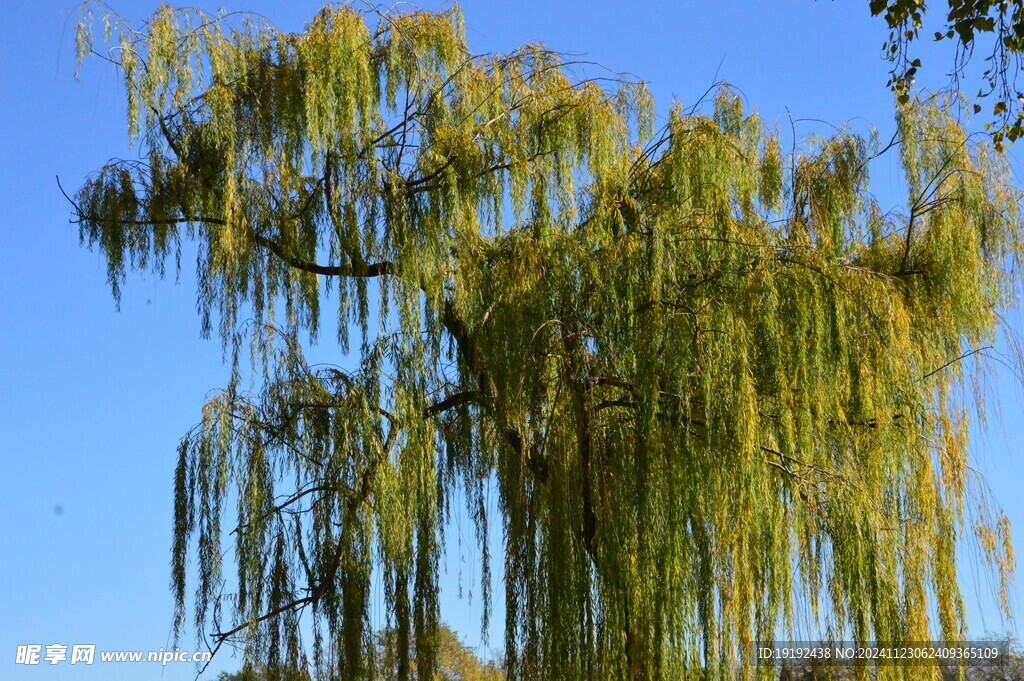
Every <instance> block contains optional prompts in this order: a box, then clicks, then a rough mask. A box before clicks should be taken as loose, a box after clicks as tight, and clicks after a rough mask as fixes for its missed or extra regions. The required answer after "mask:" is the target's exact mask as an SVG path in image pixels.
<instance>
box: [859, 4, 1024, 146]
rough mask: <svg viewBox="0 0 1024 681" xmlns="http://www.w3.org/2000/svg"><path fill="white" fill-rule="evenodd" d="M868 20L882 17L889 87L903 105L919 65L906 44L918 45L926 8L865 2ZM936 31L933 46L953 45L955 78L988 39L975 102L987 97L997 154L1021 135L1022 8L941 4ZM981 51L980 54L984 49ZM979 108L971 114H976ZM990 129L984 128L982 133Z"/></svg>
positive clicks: (1023, 126)
mask: <svg viewBox="0 0 1024 681" xmlns="http://www.w3.org/2000/svg"><path fill="white" fill-rule="evenodd" d="M870 5H871V14H872V15H876V16H877V15H879V14H881V15H884V17H885V21H886V23H887V24H888V25H889V29H890V33H889V38H888V40H887V41H886V43H885V45H884V46H883V50H884V51H885V56H886V58H887V59H889V61H891V62H892V64H893V70H892V78H891V79H890V81H889V85H890V86H891V87H892V88H893V89H894V90H895V91H896V93H897V95H898V96H899V97H900V98H901V99H902V100H903V101H907V100H909V98H910V88H911V87H912V85H913V82H914V77H915V76H916V75H917V71H918V69H919V68H920V67H921V60H920V59H919V58H917V57H915V56H913V55H912V54H911V43H913V42H914V41H916V40H919V39H920V37H921V35H920V33H921V30H922V28H923V27H924V21H925V20H926V18H927V17H926V14H927V12H928V6H927V5H926V4H925V2H924V0H871V3H870ZM946 5H947V11H946V16H945V18H944V25H943V26H942V30H940V31H935V32H934V39H935V40H936V41H944V40H952V41H953V42H954V43H955V44H956V51H955V56H954V58H953V68H952V71H951V75H952V76H953V77H954V81H955V82H956V83H959V81H960V76H961V74H962V73H963V72H964V70H965V68H966V67H967V65H968V63H969V62H970V61H971V59H972V58H973V57H974V53H975V50H976V49H977V48H978V45H979V39H981V38H982V36H986V35H990V36H991V51H990V52H988V54H987V55H986V56H985V58H984V61H985V70H984V72H983V73H982V75H981V81H982V87H981V89H979V90H978V95H977V96H978V98H979V99H981V98H985V97H990V96H991V97H992V115H993V116H994V117H995V123H996V125H995V127H994V128H993V129H992V137H993V141H994V143H995V146H996V148H997V149H999V150H1002V148H1003V145H1004V144H1005V143H1006V142H1013V141H1014V140H1016V139H1017V138H1018V137H1020V136H1021V135H1022V134H1024V107H1022V104H1024V95H1022V93H1021V91H1020V90H1018V89H1017V83H1016V80H1017V79H1016V73H1017V72H1019V71H1020V70H1021V68H1022V67H1024V59H1022V56H1024V2H1022V1H1021V0H947V3H946ZM982 49H985V48H984V47H983V48H982ZM981 111H982V106H981V104H975V105H974V112H975V113H981ZM991 125H992V124H988V125H987V126H986V129H987V128H988V127H990V126H991Z"/></svg>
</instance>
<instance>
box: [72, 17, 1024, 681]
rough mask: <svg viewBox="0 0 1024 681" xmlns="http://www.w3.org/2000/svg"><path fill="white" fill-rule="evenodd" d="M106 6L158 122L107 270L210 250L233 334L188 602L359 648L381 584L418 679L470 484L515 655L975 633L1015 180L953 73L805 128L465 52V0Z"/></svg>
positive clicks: (96, 207) (670, 661) (589, 75)
mask: <svg viewBox="0 0 1024 681" xmlns="http://www.w3.org/2000/svg"><path fill="white" fill-rule="evenodd" d="M87 8H88V6H87ZM97 21H98V18H97ZM104 21H105V25H106V36H105V40H106V42H107V44H108V45H109V46H110V49H109V50H108V51H106V52H103V53H102V56H103V57H104V58H106V59H109V60H111V61H112V62H114V63H115V64H116V65H117V68H118V69H119V70H120V72H121V73H122V74H123V77H124V85H125V92H126V95H127V117H128V128H129V131H130V135H131V139H132V140H135V141H138V142H139V143H141V149H142V153H141V154H140V156H139V158H133V159H114V160H111V161H110V162H108V163H107V164H106V165H104V166H103V167H102V168H100V169H99V170H98V171H96V172H95V173H94V174H92V175H91V176H90V177H89V178H88V179H87V180H86V181H85V184H84V185H83V186H82V188H81V189H80V190H79V191H78V192H77V193H76V194H75V195H74V197H73V199H72V202H73V220H74V221H76V222H77V223H78V225H79V228H80V234H81V239H82V241H83V243H84V244H86V245H88V246H90V247H95V248H97V249H98V250H99V251H100V253H101V254H102V256H103V257H104V258H105V259H106V262H107V267H108V279H109V283H110V285H111V287H112V290H113V293H114V295H115V297H117V296H118V295H119V290H120V287H121V286H122V285H123V283H124V281H125V277H126V275H127V273H128V272H129V271H133V270H139V271H151V272H155V273H157V274H161V275H162V274H163V273H164V270H165V265H166V264H167V263H168V260H169V259H170V261H171V262H172V263H174V262H175V261H177V262H180V258H181V255H182V253H183V252H184V253H192V252H193V251H194V252H195V254H196V278H197V283H198V296H199V297H198V308H199V313H200V315H201V316H202V319H203V320H204V329H205V330H206V331H207V332H210V333H216V334H217V335H219V337H220V339H221V340H222V342H223V343H224V347H225V348H226V350H227V352H228V356H229V357H230V358H231V366H232V374H231V378H230V380H229V381H228V383H227V386H226V388H225V389H223V390H221V391H218V392H216V393H214V394H212V395H211V396H210V397H209V399H208V401H207V402H206V405H205V407H204V408H203V411H202V416H201V420H200V422H199V424H198V425H197V426H195V428H193V429H192V430H191V431H189V432H188V434H187V435H186V436H185V437H184V438H183V440H182V442H181V446H180V450H179V463H178V466H177V470H176V473H175V480H174V487H175V509H174V540H173V563H172V574H173V589H174V593H175V595H176V598H177V604H178V608H177V617H176V622H177V624H178V626H179V627H180V626H182V625H183V624H184V622H185V618H186V617H187V609H188V608H189V606H190V605H191V614H192V618H193V620H194V623H195V625H196V627H197V628H198V630H199V632H200V634H201V635H202V636H204V637H206V638H207V639H208V640H211V641H212V643H213V644H214V646H215V647H218V648H219V647H220V645H221V644H223V643H239V644H241V645H243V646H244V649H245V650H246V654H247V659H248V660H249V661H250V662H252V663H254V664H255V663H259V664H264V665H267V668H270V669H302V668H305V667H306V666H307V665H308V664H310V663H311V664H312V665H313V666H314V667H315V670H316V671H317V672H319V673H321V674H322V675H323V677H324V678H341V679H348V680H355V679H367V678H373V677H374V676H375V673H376V672H375V670H374V665H373V664H372V660H373V654H374V645H375V643H374V631H373V627H374V623H373V622H372V621H371V589H372V587H373V585H374V584H375V583H377V584H381V585H382V591H383V594H384V604H385V610H386V616H387V621H388V622H389V623H390V624H391V625H392V626H393V628H394V632H395V641H396V644H395V650H396V653H395V654H396V659H395V670H396V671H395V673H396V678H398V679H400V680H402V681H406V680H407V679H411V678H432V671H433V670H434V669H435V667H436V664H437V660H438V655H439V652H438V650H439V645H441V640H440V639H439V633H438V632H439V624H438V623H439V617H440V609H441V604H440V603H439V599H438V569H439V561H440V560H441V558H442V555H443V552H444V550H445V536H444V529H445V525H446V519H447V518H449V517H450V513H452V512H453V511H452V508H453V506H454V505H456V504H459V505H464V508H465V512H466V513H467V514H468V515H469V517H470V518H472V521H473V523H474V525H475V531H476V536H477V539H478V550H479V552H480V556H481V565H482V568H481V570H482V575H481V582H482V584H483V585H484V589H485V590H484V594H483V597H484V600H485V602H486V603H488V604H489V603H490V599H491V594H490V593H488V591H487V586H488V585H489V583H490V577H489V574H490V569H491V567H490V561H491V560H492V558H494V557H492V556H490V555H489V552H488V542H487V536H488V532H489V529H488V528H489V527H491V526H493V525H495V524H497V525H498V526H500V528H501V533H502V541H503V551H502V554H501V555H500V556H497V557H496V558H497V559H498V560H501V561H502V563H503V573H504V589H505V593H504V603H505V608H504V610H505V621H504V632H505V634H504V638H505V642H504V643H505V663H506V669H507V674H508V678H510V679H524V680H528V679H565V680H567V681H568V680H573V679H588V680H594V679H628V680H630V681H640V680H648V679H649V680H658V679H698V678H700V679H721V678H729V677H731V675H732V673H733V670H734V669H736V668H737V666H738V667H739V668H740V669H741V670H742V675H743V676H744V677H746V678H753V677H754V676H756V675H761V676H762V677H764V676H765V675H768V674H771V673H774V670H773V669H765V668H759V667H755V666H754V665H753V664H752V663H751V662H752V659H751V655H752V652H753V651H752V645H751V644H752V642H753V641H754V640H755V639H773V638H775V637H776V632H778V631H780V630H781V631H785V630H792V629H793V628H794V627H796V626H797V625H798V624H801V623H808V622H809V623H810V626H812V627H814V628H816V629H818V630H821V631H826V630H827V631H831V632H848V634H849V636H850V637H852V638H856V639H858V640H868V639H880V640H888V641H898V640H926V639H930V638H933V637H935V636H941V637H943V638H948V639H956V638H958V637H960V636H962V635H963V633H964V607H963V599H962V596H961V593H960V589H959V585H958V579H957V570H956V551H957V546H958V544H959V543H960V542H961V541H962V539H963V537H964V536H965V534H967V533H970V532H974V533H976V534H977V537H978V538H979V540H980V545H981V546H982V549H983V552H984V554H985V556H986V557H987V558H988V559H989V560H990V561H991V562H992V563H993V564H994V565H995V566H996V570H997V574H998V575H999V577H1000V578H1001V579H1002V580H1003V582H1002V583H1003V586H1004V592H1005V585H1006V581H1005V580H1006V579H1007V578H1008V574H1009V572H1010V571H1011V570H1012V567H1013V554H1012V548H1011V544H1010V528H1009V524H1008V522H1007V520H1006V518H1005V516H1002V515H999V514H998V513H995V512H991V513H990V512H989V511H988V510H987V507H986V506H984V505H983V504H982V505H981V507H980V510H976V509H977V508H978V506H976V504H975V503H974V501H975V500H979V499H980V497H979V496H978V495H977V494H975V492H977V489H978V488H979V485H978V484H977V479H976V478H974V477H973V475H972V469H971V467H970V466H969V464H968V430H969V429H968V418H969V415H970V414H971V413H972V412H973V411H974V410H977V411H978V412H979V413H982V414H983V413H984V409H983V391H982V390H981V389H980V383H979V381H980V380H981V379H982V377H983V371H984V365H983V364H982V363H980V362H977V361H975V360H977V359H978V358H979V354H980V353H981V352H982V351H983V350H984V348H985V347H986V346H988V345H990V344H992V343H993V342H994V339H995V338H996V337H997V334H998V333H999V331H1000V328H1001V324H1002V322H1001V319H1002V318H1001V314H1000V313H1001V311H1002V310H1004V309H1005V308H1006V307H1007V306H1009V305H1012V304H1013V303H1014V301H1015V300H1016V290H1017V285H1018V284H1019V281H1018V278H1017V265H1018V259H1019V257H1020V254H1021V238H1020V237H1021V215H1020V210H1019V207H1018V206H1019V201H1020V198H1021V193H1020V191H1019V190H1018V189H1016V188H1015V187H1014V186H1013V185H1012V183H1011V181H1010V177H1009V170H1008V167H1007V162H1006V160H1005V159H1004V158H1003V156H1002V155H1000V154H998V153H995V152H994V151H993V150H992V148H991V146H990V145H989V144H987V143H986V142H985V140H983V139H980V138H977V137H972V136H970V135H968V134H967V132H966V131H965V130H964V128H963V127H962V126H961V125H960V124H959V123H958V122H957V121H956V120H955V119H954V118H953V116H952V115H951V114H950V107H949V100H948V99H946V98H942V97H931V98H924V99H919V98H917V97H914V96H911V97H909V98H908V99H907V100H906V101H905V102H904V103H901V104H898V105H897V109H896V111H897V113H896V119H897V126H898V134H897V136H896V137H895V138H894V140H893V142H892V143H891V144H889V145H883V144H880V143H878V142H877V141H874V140H872V139H865V138H863V137H860V136H858V135H856V134H854V133H853V132H852V131H850V130H848V129H845V128H843V129H839V130H838V131H837V132H836V133H835V134H834V135H832V136H830V137H821V138H812V139H808V140H805V141H804V142H803V143H801V144H794V145H792V146H791V145H789V144H784V143H783V142H782V141H781V140H780V137H779V135H778V133H777V131H776V130H775V129H774V126H772V125H771V124H770V123H768V122H766V121H764V120H762V119H761V118H760V117H759V116H758V115H757V114H756V113H750V112H748V111H746V110H745V107H744V106H743V102H742V100H741V98H740V97H739V96H738V95H737V94H736V93H735V92H734V91H732V90H730V89H729V88H728V87H722V88H720V89H718V90H717V92H716V93H715V95H714V97H713V100H712V101H711V102H710V103H708V104H707V105H706V106H705V105H702V103H701V102H698V105H697V106H694V107H692V108H690V109H686V108H684V107H683V106H682V105H681V104H678V103H677V104H675V105H674V106H673V107H672V108H671V110H670V112H669V114H668V116H667V122H666V123H665V124H664V125H663V126H660V127H657V128H656V126H655V125H654V120H655V117H654V115H653V111H654V108H653V103H652V102H651V98H650V96H649V94H648V91H647V89H646V87H645V86H644V84H643V83H642V82H640V81H636V80H633V79H629V78H626V77H623V76H620V75H618V74H616V73H614V72H609V71H606V70H604V69H602V68H600V67H598V66H596V65H593V64H586V63H582V62H580V61H578V60H573V59H570V58H568V57H566V56H563V55H560V54H556V53H553V52H551V51H549V50H547V49H545V48H544V47H543V46H540V45H526V46H523V47H522V48H520V49H518V50H516V51H514V52H512V53H510V54H504V55H498V54H482V55H480V54H473V53H471V52H470V50H469V48H468V47H467V44H466V38H465V30H464V27H463V21H462V16H461V14H460V12H459V10H458V8H457V7H455V8H452V9H449V10H446V11H441V12H429V11H418V10H415V11H392V12H377V11H375V10H372V9H370V10H367V11H365V12H361V11H357V10H356V9H353V8H352V7H349V6H335V5H328V6H325V7H324V8H323V9H322V10H321V11H320V13H319V14H317V15H316V16H315V17H314V18H313V19H312V21H311V22H310V23H309V24H308V25H307V26H306V27H305V29H304V30H303V31H301V32H297V33H291V32H283V31H280V30H278V29H277V28H275V27H274V26H272V25H270V24H269V23H268V22H266V21H265V20H263V19H261V18H259V17H256V16H251V15H245V14H226V15H207V14H205V13H203V12H201V11H199V10H194V9H188V10H175V9H171V8H169V7H162V8H161V9H160V10H159V11H158V12H157V13H156V14H155V15H153V16H152V17H151V18H150V19H149V20H147V21H146V22H145V23H144V24H143V25H141V26H138V27H133V26H130V25H127V24H125V23H124V22H122V21H121V20H120V19H119V18H117V17H116V16H109V15H108V16H106V17H105V19H104ZM94 25H95V23H94V20H93V18H92V17H91V16H90V15H89V10H88V9H86V11H85V12H84V14H83V18H82V22H81V24H80V28H79V34H78V46H79V53H80V55H82V56H85V55H88V54H89V53H90V52H91V51H92V50H93V37H92V30H93V26H94ZM882 153H898V154H899V157H900V159H901V162H902V167H903V171H904V176H905V182H906V191H907V195H908V196H909V201H908V205H907V206H906V207H905V209H904V210H887V209H886V208H885V207H882V206H879V205H877V203H876V201H875V200H874V198H873V195H872V194H871V193H870V191H869V184H868V170H869V166H870V162H871V160H872V159H873V158H875V157H876V156H878V155H879V154H882ZM190 249H191V250H190ZM327 305H330V306H333V307H334V308H335V309H334V312H333V313H331V312H330V311H328V310H327V309H325V306H327ZM329 314H333V315H334V316H336V326H337V347H338V354H337V357H338V364H337V365H323V364H313V363H311V362H310V361H307V359H306V358H305V354H304V348H308V341H307V340H304V338H307V337H308V339H309V341H316V339H317V338H318V337H319V336H318V332H319V326H320V322H321V319H322V318H323V317H324V316H326V315H329ZM350 334H354V336H353V339H355V340H357V343H358V347H357V348H355V349H352V350H351V351H350V340H351V339H350ZM346 357H347V358H349V359H346ZM247 358H251V367H252V370H251V372H250V371H247V370H245V369H244V366H245V364H246V362H247ZM345 361H350V362H351V364H350V365H349V366H355V367H356V368H355V369H353V370H346V369H344V368H342V366H341V364H342V362H345ZM491 489H493V490H495V493H496V496H497V499H498V504H497V507H496V511H494V512H493V513H489V512H488V505H487V503H486V498H487V495H488V493H489V491H490V490H491ZM972 490H974V491H973V492H972ZM968 502H970V503H968ZM232 503H233V504H234V508H231V507H230V506H229V505H230V504H232ZM495 514H496V515H495ZM190 560H191V561H193V562H194V569H191V568H190V567H189V562H190ZM190 580H192V584H193V586H194V597H191V598H190V597H189V582H190ZM487 613H488V610H487V609H486V608H485V615H484V619H485V622H484V624H485V626H486V619H487V617H488V616H489V615H488V614H487ZM914 671H915V673H919V672H920V670H919V669H915V670H914ZM883 673H884V674H891V675H894V677H895V675H897V674H900V673H902V671H901V669H900V668H895V667H894V668H886V669H884V670H883ZM879 678H882V677H879ZM917 678H921V677H917Z"/></svg>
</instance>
